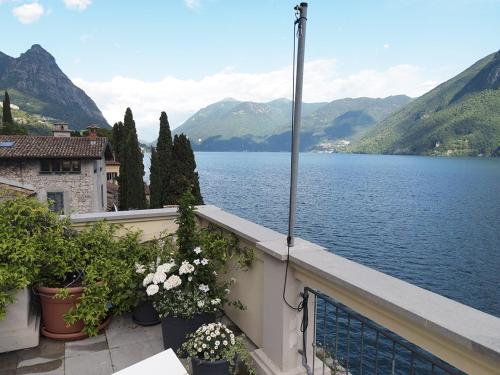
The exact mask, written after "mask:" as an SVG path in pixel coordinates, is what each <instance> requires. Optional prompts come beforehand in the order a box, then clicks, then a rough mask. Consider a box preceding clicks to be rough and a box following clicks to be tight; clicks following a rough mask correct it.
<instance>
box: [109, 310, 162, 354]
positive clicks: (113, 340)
mask: <svg viewBox="0 0 500 375" xmlns="http://www.w3.org/2000/svg"><path fill="white" fill-rule="evenodd" d="M152 328H156V327H142V326H139V325H137V324H135V323H134V322H133V321H132V318H131V317H130V315H128V314H125V315H122V316H119V317H115V318H113V320H112V321H111V324H110V325H109V327H108V329H106V338H107V340H108V345H109V348H110V349H111V348H116V347H120V346H123V345H128V344H133V343H137V342H144V341H147V340H148V339H149V338H150V337H151V334H148V330H151V329H152Z"/></svg>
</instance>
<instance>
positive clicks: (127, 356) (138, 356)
mask: <svg viewBox="0 0 500 375" xmlns="http://www.w3.org/2000/svg"><path fill="white" fill-rule="evenodd" d="M162 350H163V343H162V342H161V343H160V342H156V343H155V342H149V341H144V342H139V343H132V344H128V345H123V346H120V347H116V348H110V353H111V362H112V363H113V369H114V371H119V370H122V369H124V368H126V367H129V366H131V365H133V364H134V363H137V362H139V361H142V360H143V359H146V358H149V357H151V356H153V355H155V354H158V353H160V352H161V351H162Z"/></svg>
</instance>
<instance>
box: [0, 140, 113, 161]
mask: <svg viewBox="0 0 500 375" xmlns="http://www.w3.org/2000/svg"><path fill="white" fill-rule="evenodd" d="M104 152H106V154H107V155H110V156H111V148H110V145H109V142H108V139H107V138H104V137H97V138H94V139H90V138H87V137H53V136H32V135H0V159H44V158H63V159H64V158H78V159H100V158H101V157H102V155H103V153H104Z"/></svg>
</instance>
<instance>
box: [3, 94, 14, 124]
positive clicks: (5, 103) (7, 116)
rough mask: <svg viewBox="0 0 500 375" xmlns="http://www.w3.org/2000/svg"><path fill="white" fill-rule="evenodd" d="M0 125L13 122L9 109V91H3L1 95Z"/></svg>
mask: <svg viewBox="0 0 500 375" xmlns="http://www.w3.org/2000/svg"><path fill="white" fill-rule="evenodd" d="M2 116H3V117H2V125H3V126H4V127H5V126H6V125H7V124H13V123H14V120H13V119H12V112H11V111H10V98H9V93H8V92H7V91H5V95H4V97H3V111H2Z"/></svg>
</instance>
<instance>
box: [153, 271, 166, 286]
mask: <svg viewBox="0 0 500 375" xmlns="http://www.w3.org/2000/svg"><path fill="white" fill-rule="evenodd" d="M166 279H167V274H166V273H165V272H161V271H156V273H155V274H154V276H153V283H154V284H160V283H163V282H165V280H166Z"/></svg>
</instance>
